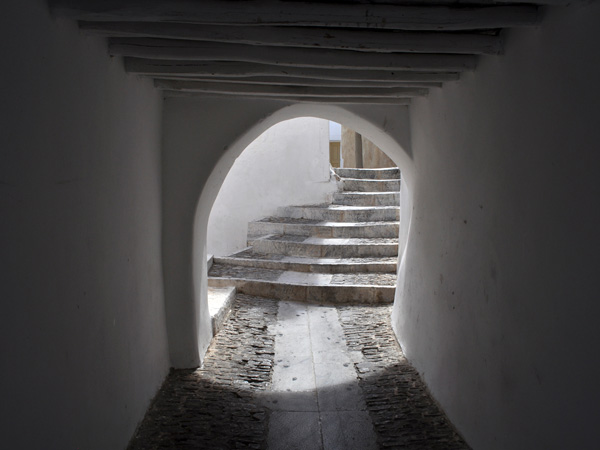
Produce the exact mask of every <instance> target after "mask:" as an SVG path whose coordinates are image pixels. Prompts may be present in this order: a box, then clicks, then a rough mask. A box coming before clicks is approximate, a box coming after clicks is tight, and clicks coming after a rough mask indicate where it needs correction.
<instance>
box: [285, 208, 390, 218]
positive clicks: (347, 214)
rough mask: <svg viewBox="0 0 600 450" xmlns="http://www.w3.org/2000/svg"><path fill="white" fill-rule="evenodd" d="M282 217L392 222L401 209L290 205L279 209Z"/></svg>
mask: <svg viewBox="0 0 600 450" xmlns="http://www.w3.org/2000/svg"><path fill="white" fill-rule="evenodd" d="M278 213H279V215H280V216H282V217H291V218H293V219H311V220H320V221H328V222H378V221H383V222H392V221H397V220H400V209H399V208H390V209H381V210H374V211H373V210H371V211H360V210H359V211H344V210H331V209H320V208H302V207H299V206H298V207H288V208H282V209H280V210H279V211H278Z"/></svg>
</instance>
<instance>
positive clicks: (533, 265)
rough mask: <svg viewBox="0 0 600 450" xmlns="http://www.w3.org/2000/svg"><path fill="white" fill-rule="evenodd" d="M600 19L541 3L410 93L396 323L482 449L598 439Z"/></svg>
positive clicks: (454, 416) (587, 9)
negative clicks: (495, 50)
mask: <svg viewBox="0 0 600 450" xmlns="http://www.w3.org/2000/svg"><path fill="white" fill-rule="evenodd" d="M598 23H600V5H599V4H597V3H596V4H591V3H590V4H583V3H580V4H578V5H577V4H572V5H571V6H569V7H564V8H559V7H556V8H547V11H546V14H545V17H544V21H543V23H542V25H541V26H539V27H537V28H534V29H530V30H511V32H510V33H508V34H507V36H506V43H505V48H506V51H505V54H504V55H503V56H501V57H483V58H481V60H480V62H479V65H478V68H477V70H476V71H475V72H473V73H470V74H465V75H463V76H462V77H461V80H460V81H459V82H454V83H446V84H445V85H444V88H443V89H441V90H434V91H432V92H431V93H430V95H429V97H428V98H427V99H419V100H416V101H415V102H414V104H413V105H412V106H411V123H412V133H411V134H412V137H413V141H412V150H413V154H414V156H415V157H414V163H415V167H414V182H413V183H412V185H411V186H410V187H411V188H412V194H413V195H412V205H413V211H412V219H411V223H410V233H409V238H408V246H407V248H406V254H405V255H404V260H403V263H402V265H403V267H402V268H401V271H400V283H399V288H398V289H397V297H396V305H395V310H394V315H393V319H394V327H395V330H396V332H397V334H398V337H399V340H400V343H401V344H402V346H403V348H404V350H405V353H406V355H407V356H408V358H409V359H410V360H411V362H412V363H413V364H414V365H415V366H416V367H417V369H418V370H419V371H420V373H421V374H422V375H423V376H424V379H425V381H426V382H427V384H428V385H429V387H430V389H431V391H432V393H433V394H434V396H435V397H436V398H437V400H438V401H439V402H440V404H441V405H442V407H443V408H444V409H445V410H446V412H447V413H448V415H449V416H450V418H451V420H452V421H453V423H454V424H455V425H456V426H457V427H458V429H459V430H460V431H461V433H463V435H464V436H465V438H466V439H467V441H468V442H469V444H471V445H472V447H473V448H481V449H488V450H493V449H508V448H510V449H531V448H544V449H564V448H580V449H589V448H595V447H596V446H597V438H596V436H595V434H596V433H595V428H596V425H595V418H596V417H597V415H598V405H599V404H600V389H598V384H597V380H598V378H599V377H600V367H599V364H598V361H597V359H596V358H595V357H593V356H592V353H590V350H591V348H590V345H593V344H592V343H595V342H598V341H600V334H599V331H598V330H599V329H598V326H597V323H596V322H597V320H596V318H597V316H598V313H599V312H600V310H599V307H598V303H597V302H595V300H594V299H595V298H596V297H597V292H596V291H597V288H596V284H597V283H596V279H597V275H596V272H597V268H598V255H597V252H598V249H599V248H600V241H599V235H598V231H597V225H598V220H599V211H598V208H597V207H596V206H593V205H596V204H597V202H598V198H599V195H600V186H599V182H598V174H597V168H598V167H600V157H599V155H600V154H599V153H598V146H599V145H600V127H598V123H599V113H598V111H599V108H600V89H598V79H600V60H599V59H598V58H593V57H590V56H591V55H597V54H598V53H599V51H600V28H599V27H598ZM402 200H403V201H404V197H403V199H402ZM404 206H405V204H404V203H403V207H404Z"/></svg>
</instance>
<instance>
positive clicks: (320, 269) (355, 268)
mask: <svg viewBox="0 0 600 450" xmlns="http://www.w3.org/2000/svg"><path fill="white" fill-rule="evenodd" d="M215 262H216V263H218V264H228V265H232V266H244V267H256V268H259V269H271V270H292V271H294V272H311V273H356V272H363V273H378V272H379V273H396V272H397V264H395V263H356V264H302V263H298V262H291V261H269V260H262V259H244V258H230V257H224V258H215Z"/></svg>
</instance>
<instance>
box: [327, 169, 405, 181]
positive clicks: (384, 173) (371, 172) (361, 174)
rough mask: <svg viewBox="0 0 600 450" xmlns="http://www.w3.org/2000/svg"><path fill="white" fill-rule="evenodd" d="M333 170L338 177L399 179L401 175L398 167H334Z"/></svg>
mask: <svg viewBox="0 0 600 450" xmlns="http://www.w3.org/2000/svg"><path fill="white" fill-rule="evenodd" d="M333 172H334V173H335V174H336V175H337V176H338V177H340V178H367V179H399V178H400V177H401V173H400V169H399V168H398V167H383V168H378V169H365V168H353V167H334V168H333Z"/></svg>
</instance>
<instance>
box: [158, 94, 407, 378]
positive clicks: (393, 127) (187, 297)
mask: <svg viewBox="0 0 600 450" xmlns="http://www.w3.org/2000/svg"><path fill="white" fill-rule="evenodd" d="M165 103H166V104H165V120H164V141H163V142H164V144H163V164H164V166H163V167H164V170H163V189H164V190H163V192H164V193H163V267H164V276H165V303H166V313H167V326H168V333H169V347H170V354H171V364H172V365H173V366H174V367H194V366H197V365H199V363H200V362H201V358H202V355H203V354H204V352H205V350H206V348H207V347H208V344H209V343H210V339H211V331H210V316H209V314H208V306H207V298H206V284H207V280H206V230H207V224H208V218H209V215H210V210H211V207H212V205H213V202H214V200H215V198H216V196H217V194H218V191H219V188H220V186H221V184H222V183H223V180H224V179H225V177H226V175H227V173H228V171H229V169H230V168H231V166H232V165H233V162H234V161H235V159H236V158H237V157H238V156H239V155H240V154H241V152H242V151H243V150H244V149H245V148H246V147H247V146H248V145H249V144H250V143H251V142H252V141H253V140H254V139H256V138H257V137H258V136H259V135H260V134H262V133H263V132H264V131H266V130H267V129H268V128H270V127H271V126H273V125H275V124H276V123H279V122H281V121H284V120H288V119H293V118H297V117H302V116H313V117H319V118H323V119H329V120H334V121H336V122H340V123H344V124H347V126H349V127H352V128H353V129H355V130H356V131H358V132H359V133H361V134H362V135H364V136H365V137H367V138H368V139H370V140H371V141H372V142H374V143H375V144H376V145H377V146H379V147H380V148H384V149H386V151H387V152H388V155H389V156H390V157H391V158H392V159H393V160H394V162H396V163H397V164H398V166H399V167H400V168H401V170H402V173H403V189H402V204H403V205H405V206H407V207H405V208H403V211H404V212H403V213H402V217H401V226H400V227H401V228H400V254H402V253H403V248H404V247H405V244H406V241H407V237H408V231H409V225H410V211H411V209H412V208H411V207H410V205H411V204H412V202H411V198H410V185H411V178H412V158H411V152H410V144H409V143H410V135H409V122H408V110H407V108H406V107H397V106H369V105H355V106H352V107H343V108H342V107H337V106H331V105H306V104H296V105H283V106H282V103H281V102H275V101H262V100H248V101H244V100H239V99H232V100H223V99H192V98H170V99H167V100H166V101H165ZM207 111H210V114H209V113H207ZM400 267H401V269H400V270H402V267H403V266H402V265H401V266H400ZM401 278H402V277H400V279H401ZM399 292H400V290H397V295H398V293H399Z"/></svg>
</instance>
